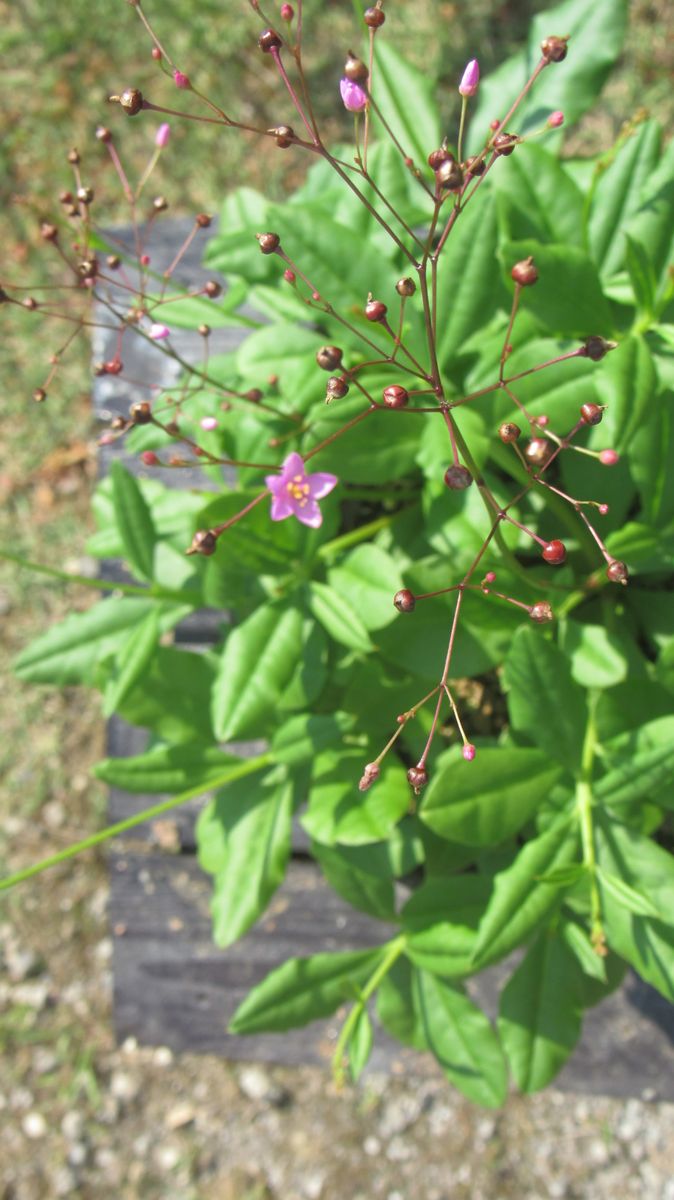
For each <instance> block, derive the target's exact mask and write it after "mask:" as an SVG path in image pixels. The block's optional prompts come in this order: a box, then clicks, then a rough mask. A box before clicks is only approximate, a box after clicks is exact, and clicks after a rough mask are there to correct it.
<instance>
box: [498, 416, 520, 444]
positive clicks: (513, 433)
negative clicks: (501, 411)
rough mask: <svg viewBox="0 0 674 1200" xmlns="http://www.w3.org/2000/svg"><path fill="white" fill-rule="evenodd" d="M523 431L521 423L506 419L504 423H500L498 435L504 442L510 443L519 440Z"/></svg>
mask: <svg viewBox="0 0 674 1200" xmlns="http://www.w3.org/2000/svg"><path fill="white" fill-rule="evenodd" d="M521 432H522V430H521V429H520V427H519V425H516V424H515V422H514V421H504V422H503V424H502V425H499V431H498V435H499V437H500V439H501V441H502V442H505V443H506V445H509V444H510V443H511V442H516V441H517V439H518V437H519V436H520V434H521Z"/></svg>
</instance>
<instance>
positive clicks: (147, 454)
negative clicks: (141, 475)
mask: <svg viewBox="0 0 674 1200" xmlns="http://www.w3.org/2000/svg"><path fill="white" fill-rule="evenodd" d="M140 458H141V462H143V463H144V464H145V466H146V467H158V466H159V458H158V457H157V455H156V454H155V452H154V450H143V453H142V454H141V456H140Z"/></svg>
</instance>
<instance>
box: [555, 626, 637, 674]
mask: <svg viewBox="0 0 674 1200" xmlns="http://www.w3.org/2000/svg"><path fill="white" fill-rule="evenodd" d="M561 645H562V649H563V650H564V653H565V655H567V657H568V658H569V659H570V660H571V675H572V678H573V679H574V680H575V681H576V683H579V684H580V685H581V687H584V688H608V687H613V685H614V684H616V683H622V681H623V680H624V679H626V678H627V672H628V667H629V664H628V660H627V655H626V646H625V642H624V640H623V639H621V638H620V637H619V636H618V635H616V634H614V633H610V632H609V631H608V630H607V629H605V628H604V626H603V625H580V624H579V623H578V622H577V621H569V622H568V623H567V625H566V628H565V629H564V630H563V633H562V637H561Z"/></svg>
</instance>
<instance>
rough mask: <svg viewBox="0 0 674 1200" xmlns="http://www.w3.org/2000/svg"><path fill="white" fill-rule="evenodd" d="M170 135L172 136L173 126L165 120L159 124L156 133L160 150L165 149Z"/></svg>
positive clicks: (155, 138) (156, 144) (156, 141)
mask: <svg viewBox="0 0 674 1200" xmlns="http://www.w3.org/2000/svg"><path fill="white" fill-rule="evenodd" d="M170 136H171V126H170V125H167V124H166V121H164V123H163V124H162V125H160V126H159V129H158V130H157V132H156V133H155V135H154V144H155V146H157V147H158V148H159V150H163V149H164V146H165V145H166V143H167V142H168V140H169V137H170Z"/></svg>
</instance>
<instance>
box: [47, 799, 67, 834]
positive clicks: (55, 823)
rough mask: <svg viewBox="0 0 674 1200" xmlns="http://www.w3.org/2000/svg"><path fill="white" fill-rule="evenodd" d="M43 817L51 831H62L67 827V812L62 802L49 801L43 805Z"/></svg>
mask: <svg viewBox="0 0 674 1200" xmlns="http://www.w3.org/2000/svg"><path fill="white" fill-rule="evenodd" d="M41 816H42V820H43V821H44V823H45V825H47V826H48V828H49V829H61V828H62V827H63V825H65V820H66V810H65V808H64V806H63V805H62V804H61V801H60V800H49V801H48V802H47V804H45V805H43V807H42V812H41Z"/></svg>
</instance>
